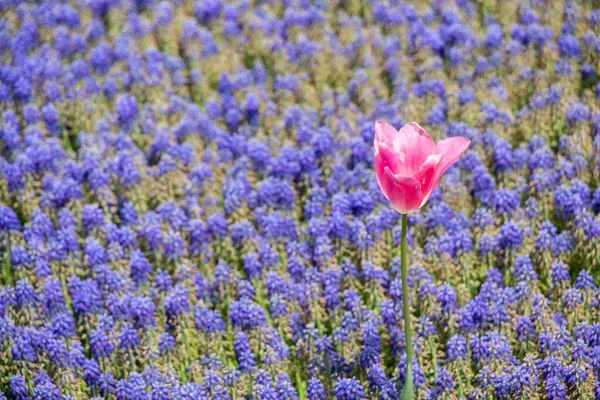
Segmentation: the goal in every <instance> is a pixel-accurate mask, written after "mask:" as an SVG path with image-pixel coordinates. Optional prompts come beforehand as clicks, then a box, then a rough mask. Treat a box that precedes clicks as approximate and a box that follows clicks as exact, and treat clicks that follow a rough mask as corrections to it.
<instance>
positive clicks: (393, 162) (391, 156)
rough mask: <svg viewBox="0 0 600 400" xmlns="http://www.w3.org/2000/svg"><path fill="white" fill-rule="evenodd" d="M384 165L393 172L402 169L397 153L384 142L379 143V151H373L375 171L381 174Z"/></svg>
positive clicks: (396, 172) (398, 171) (395, 172)
mask: <svg viewBox="0 0 600 400" xmlns="http://www.w3.org/2000/svg"><path fill="white" fill-rule="evenodd" d="M385 167H388V168H389V169H390V170H391V171H392V173H394V174H398V173H400V172H401V171H402V170H403V168H402V163H401V162H400V159H399V158H398V155H397V154H396V153H394V151H393V150H392V149H391V148H389V147H388V146H387V145H386V144H385V143H379V151H378V152H377V153H375V171H376V172H377V174H380V173H381V174H383V173H384V169H385Z"/></svg>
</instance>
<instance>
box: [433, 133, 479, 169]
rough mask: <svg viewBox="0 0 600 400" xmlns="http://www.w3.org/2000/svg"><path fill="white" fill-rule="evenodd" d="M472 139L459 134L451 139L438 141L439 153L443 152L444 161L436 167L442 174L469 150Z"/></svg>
mask: <svg viewBox="0 0 600 400" xmlns="http://www.w3.org/2000/svg"><path fill="white" fill-rule="evenodd" d="M470 144H471V141H470V140H469V139H467V138H464V137H461V136H457V137H452V138H449V139H444V140H442V141H440V142H438V143H437V149H438V153H441V154H442V161H441V162H440V163H439V164H438V166H437V168H436V173H437V172H438V171H440V172H439V174H440V176H441V175H442V174H443V173H444V172H445V171H446V170H447V169H448V168H450V166H452V164H454V163H455V162H457V161H458V159H459V158H460V156H461V155H462V154H463V153H464V152H465V151H466V150H467V148H468V147H469V145H470Z"/></svg>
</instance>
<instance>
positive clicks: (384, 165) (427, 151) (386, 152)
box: [375, 121, 471, 214]
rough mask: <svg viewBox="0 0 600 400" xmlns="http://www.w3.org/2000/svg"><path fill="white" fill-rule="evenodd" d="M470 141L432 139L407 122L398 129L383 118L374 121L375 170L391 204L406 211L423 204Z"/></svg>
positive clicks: (413, 123)
mask: <svg viewBox="0 0 600 400" xmlns="http://www.w3.org/2000/svg"><path fill="white" fill-rule="evenodd" d="M470 143H471V141H470V140H469V139H467V138H464V137H460V136H456V137H452V138H448V139H445V140H442V141H440V142H438V143H437V144H436V143H435V142H434V141H433V139H432V138H431V136H429V134H428V133H427V132H425V129H423V128H421V127H420V126H419V124H417V123H416V122H410V123H408V124H406V125H404V127H403V128H402V129H400V131H397V130H396V129H394V128H393V127H392V126H391V125H389V124H387V123H386V122H383V121H377V122H376V123H375V172H376V173H377V180H378V181H379V186H380V187H381V191H382V192H383V194H384V195H385V197H386V198H387V199H388V200H389V201H390V203H391V204H392V207H394V208H395V209H396V211H398V212H399V213H400V214H407V213H409V212H412V211H416V210H418V209H419V208H421V207H423V206H424V205H425V203H427V200H429V197H430V196H431V193H433V191H434V190H435V188H436V187H437V185H438V183H439V182H440V178H441V177H442V174H443V173H444V172H445V171H446V170H447V169H448V168H450V166H452V164H454V163H455V162H456V161H458V158H459V157H460V156H461V155H462V153H464V152H465V150H467V148H468V147H469V144H470Z"/></svg>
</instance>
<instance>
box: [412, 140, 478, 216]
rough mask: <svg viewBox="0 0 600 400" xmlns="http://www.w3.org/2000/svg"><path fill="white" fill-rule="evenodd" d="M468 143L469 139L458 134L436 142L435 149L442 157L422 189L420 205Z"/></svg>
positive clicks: (429, 195)
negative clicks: (423, 193)
mask: <svg viewBox="0 0 600 400" xmlns="http://www.w3.org/2000/svg"><path fill="white" fill-rule="evenodd" d="M470 143H471V141H470V140H469V139H467V138H464V137H460V136H457V137H453V138H449V139H444V140H442V141H440V142H438V143H437V150H438V152H439V153H441V155H442V158H441V160H440V161H439V163H438V164H437V166H436V167H435V172H434V173H433V175H432V177H431V180H430V181H429V183H428V185H427V188H426V189H424V190H423V191H424V192H425V195H424V196H423V200H422V202H421V206H423V205H425V203H427V200H429V197H431V194H432V193H433V191H434V190H435V188H436V187H437V185H438V184H439V183H440V179H441V178H442V175H443V174H444V172H446V170H447V169H448V168H450V167H451V166H452V165H453V164H454V163H455V162H457V161H458V159H459V158H460V156H461V155H462V154H463V153H464V152H465V151H466V150H467V148H468V147H469V144H470Z"/></svg>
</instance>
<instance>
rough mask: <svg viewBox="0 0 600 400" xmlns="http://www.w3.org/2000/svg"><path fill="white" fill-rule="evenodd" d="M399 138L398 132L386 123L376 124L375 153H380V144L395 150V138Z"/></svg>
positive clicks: (377, 122) (378, 122) (379, 122)
mask: <svg viewBox="0 0 600 400" xmlns="http://www.w3.org/2000/svg"><path fill="white" fill-rule="evenodd" d="M396 136H398V131H397V130H396V129H395V128H394V127H393V126H391V125H390V124H388V123H387V122H385V121H381V120H378V121H376V122H375V152H376V153H378V152H379V151H380V149H379V144H380V143H383V144H385V145H386V146H387V147H388V148H389V149H393V148H394V138H395V137H396Z"/></svg>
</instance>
